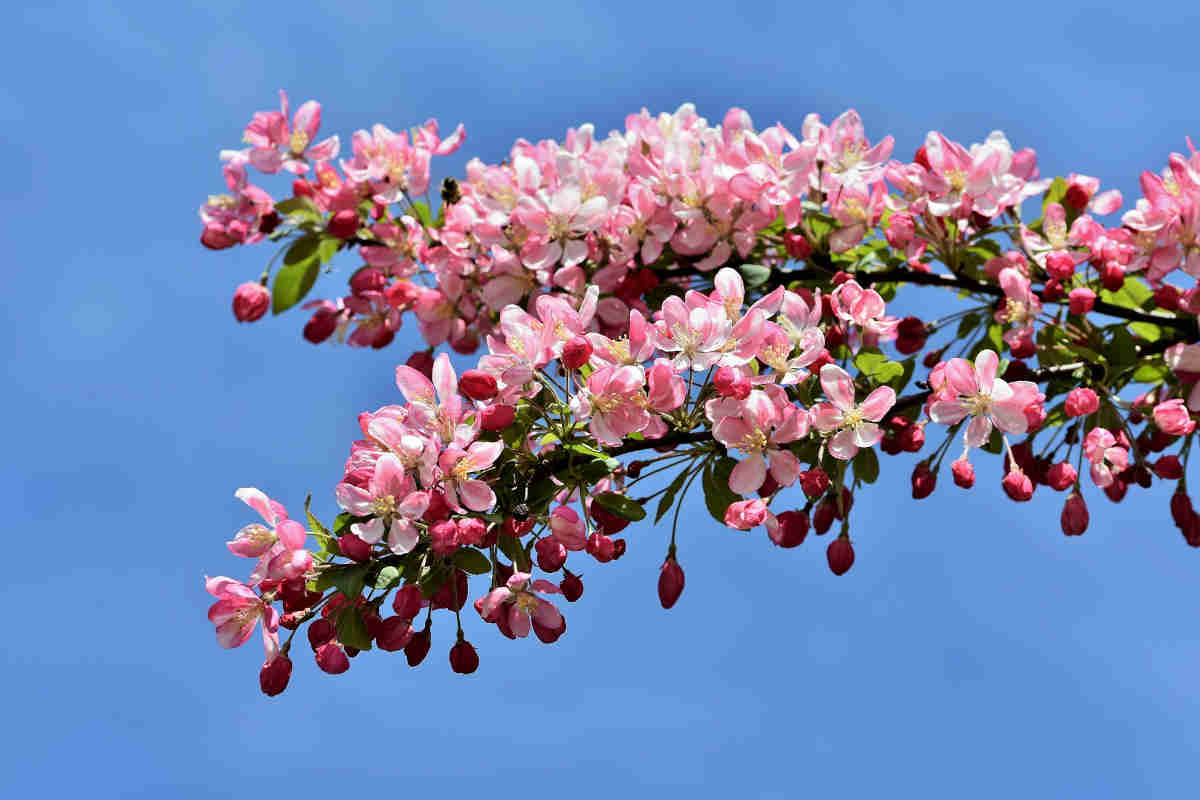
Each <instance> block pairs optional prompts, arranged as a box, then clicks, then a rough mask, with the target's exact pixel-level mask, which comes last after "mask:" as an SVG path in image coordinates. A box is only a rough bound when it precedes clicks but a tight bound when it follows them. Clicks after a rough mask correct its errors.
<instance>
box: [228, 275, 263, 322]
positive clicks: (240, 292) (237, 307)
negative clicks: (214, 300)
mask: <svg viewBox="0 0 1200 800" xmlns="http://www.w3.org/2000/svg"><path fill="white" fill-rule="evenodd" d="M270 307H271V290H270V289H268V288H267V287H265V286H263V285H262V284H261V283H253V282H251V281H247V282H246V283H243V284H242V285H241V286H239V287H237V291H235V292H234V293H233V316H234V317H235V318H236V319H237V321H238V322H254V320H256V319H262V316H263V314H266V313H267V309H268V308H270Z"/></svg>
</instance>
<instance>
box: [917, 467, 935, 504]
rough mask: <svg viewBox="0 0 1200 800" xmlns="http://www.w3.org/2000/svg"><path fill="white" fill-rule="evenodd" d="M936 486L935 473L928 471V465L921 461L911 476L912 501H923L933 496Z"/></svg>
mask: <svg viewBox="0 0 1200 800" xmlns="http://www.w3.org/2000/svg"><path fill="white" fill-rule="evenodd" d="M936 486H937V473H936V472H933V471H932V470H931V469H929V463H928V462H926V461H922V462H920V463H918V464H917V467H916V469H914V470H913V474H912V496H913V500H923V499H925V498H926V497H929V495H931V494H933V490H934V488H935V487H936Z"/></svg>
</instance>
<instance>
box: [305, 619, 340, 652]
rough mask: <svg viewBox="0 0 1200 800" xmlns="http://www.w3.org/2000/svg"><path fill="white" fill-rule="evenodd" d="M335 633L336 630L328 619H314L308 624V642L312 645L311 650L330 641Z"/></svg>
mask: <svg viewBox="0 0 1200 800" xmlns="http://www.w3.org/2000/svg"><path fill="white" fill-rule="evenodd" d="M336 635H337V630H336V629H335V628H334V627H333V623H332V622H331V621H329V620H328V619H318V620H314V621H313V624H311V625H309V626H308V643H309V644H310V645H312V649H313V650H316V649H317V648H318V647H320V646H321V645H323V644H325V643H326V642H329V641H331V640H332V639H333V637H334V636H336Z"/></svg>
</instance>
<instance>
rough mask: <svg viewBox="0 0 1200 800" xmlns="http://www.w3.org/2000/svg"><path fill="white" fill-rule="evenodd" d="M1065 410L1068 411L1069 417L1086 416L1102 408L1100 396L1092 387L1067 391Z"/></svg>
mask: <svg viewBox="0 0 1200 800" xmlns="http://www.w3.org/2000/svg"><path fill="white" fill-rule="evenodd" d="M1063 410H1064V411H1066V412H1067V416H1068V417H1086V416H1087V415H1088V414H1095V413H1096V412H1097V411H1099V410H1100V398H1099V397H1097V396H1096V393H1095V392H1093V391H1092V390H1091V389H1087V388H1079V389H1072V390H1071V391H1070V392H1068V393H1067V399H1066V401H1065V402H1064V403H1063Z"/></svg>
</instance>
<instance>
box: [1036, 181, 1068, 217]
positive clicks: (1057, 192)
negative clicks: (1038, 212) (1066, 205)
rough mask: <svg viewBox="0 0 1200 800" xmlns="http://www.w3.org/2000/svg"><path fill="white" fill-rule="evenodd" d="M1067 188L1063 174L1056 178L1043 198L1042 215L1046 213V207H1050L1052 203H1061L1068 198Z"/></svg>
mask: <svg viewBox="0 0 1200 800" xmlns="http://www.w3.org/2000/svg"><path fill="white" fill-rule="evenodd" d="M1067 188H1068V187H1067V182H1066V181H1065V180H1063V178H1062V176H1059V177H1057V178H1055V179H1054V181H1053V182H1052V183H1051V184H1050V188H1049V189H1047V190H1046V196H1045V198H1043V200H1042V216H1045V215H1046V209H1047V208H1049V207H1050V204H1051V203H1061V202H1062V201H1063V200H1064V199H1066V196H1067Z"/></svg>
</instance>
